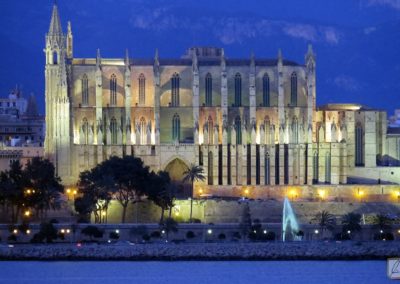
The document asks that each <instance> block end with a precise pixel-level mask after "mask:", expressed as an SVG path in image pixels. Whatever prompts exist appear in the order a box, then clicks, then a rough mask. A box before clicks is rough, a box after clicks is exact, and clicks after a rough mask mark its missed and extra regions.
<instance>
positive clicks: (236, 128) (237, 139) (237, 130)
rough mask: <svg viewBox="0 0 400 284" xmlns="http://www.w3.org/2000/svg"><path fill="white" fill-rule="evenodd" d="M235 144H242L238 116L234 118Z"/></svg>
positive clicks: (240, 124) (240, 123)
mask: <svg viewBox="0 0 400 284" xmlns="http://www.w3.org/2000/svg"><path fill="white" fill-rule="evenodd" d="M235 131H236V144H238V145H239V144H242V121H241V120H240V116H237V117H236V118H235Z"/></svg>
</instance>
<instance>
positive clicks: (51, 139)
mask: <svg viewBox="0 0 400 284" xmlns="http://www.w3.org/2000/svg"><path fill="white" fill-rule="evenodd" d="M66 44H67V37H66V36H65V35H64V34H63V31H62V27H61V21H60V16H59V13H58V7H57V4H54V6H53V12H52V15H51V21H50V27H49V31H48V33H47V34H46V46H45V48H44V50H43V51H44V53H45V57H46V65H45V100H46V137H45V143H44V147H45V155H46V158H48V159H50V160H51V161H52V162H53V164H54V166H55V168H56V173H57V174H58V176H60V177H61V179H62V182H63V183H64V184H68V183H69V182H70V181H69V178H70V177H71V169H70V167H71V166H70V165H71V163H70V160H71V152H70V150H71V137H72V135H71V129H72V127H71V125H70V123H71V122H70V98H69V95H68V69H67V67H68V66H67V64H68V62H67V61H66V60H67V47H66Z"/></svg>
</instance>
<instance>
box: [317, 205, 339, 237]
mask: <svg viewBox="0 0 400 284" xmlns="http://www.w3.org/2000/svg"><path fill="white" fill-rule="evenodd" d="M311 221H313V222H314V223H316V224H317V225H318V226H319V227H320V229H321V233H322V234H323V232H324V230H325V229H328V230H329V231H333V230H334V229H335V227H336V218H335V216H334V215H332V214H330V213H329V212H328V211H325V210H323V211H321V212H318V213H317V214H315V216H314V218H313V219H312V220H311Z"/></svg>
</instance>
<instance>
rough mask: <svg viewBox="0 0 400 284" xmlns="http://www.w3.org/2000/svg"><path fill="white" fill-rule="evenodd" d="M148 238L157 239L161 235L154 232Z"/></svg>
mask: <svg viewBox="0 0 400 284" xmlns="http://www.w3.org/2000/svg"><path fill="white" fill-rule="evenodd" d="M150 237H151V238H153V239H159V238H161V234H160V232H159V231H154V232H151V234H150Z"/></svg>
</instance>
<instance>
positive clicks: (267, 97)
mask: <svg viewBox="0 0 400 284" xmlns="http://www.w3.org/2000/svg"><path fill="white" fill-rule="evenodd" d="M263 106H264V107H269V106H271V105H270V95H269V77H268V74H267V73H265V74H264V77H263Z"/></svg>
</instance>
